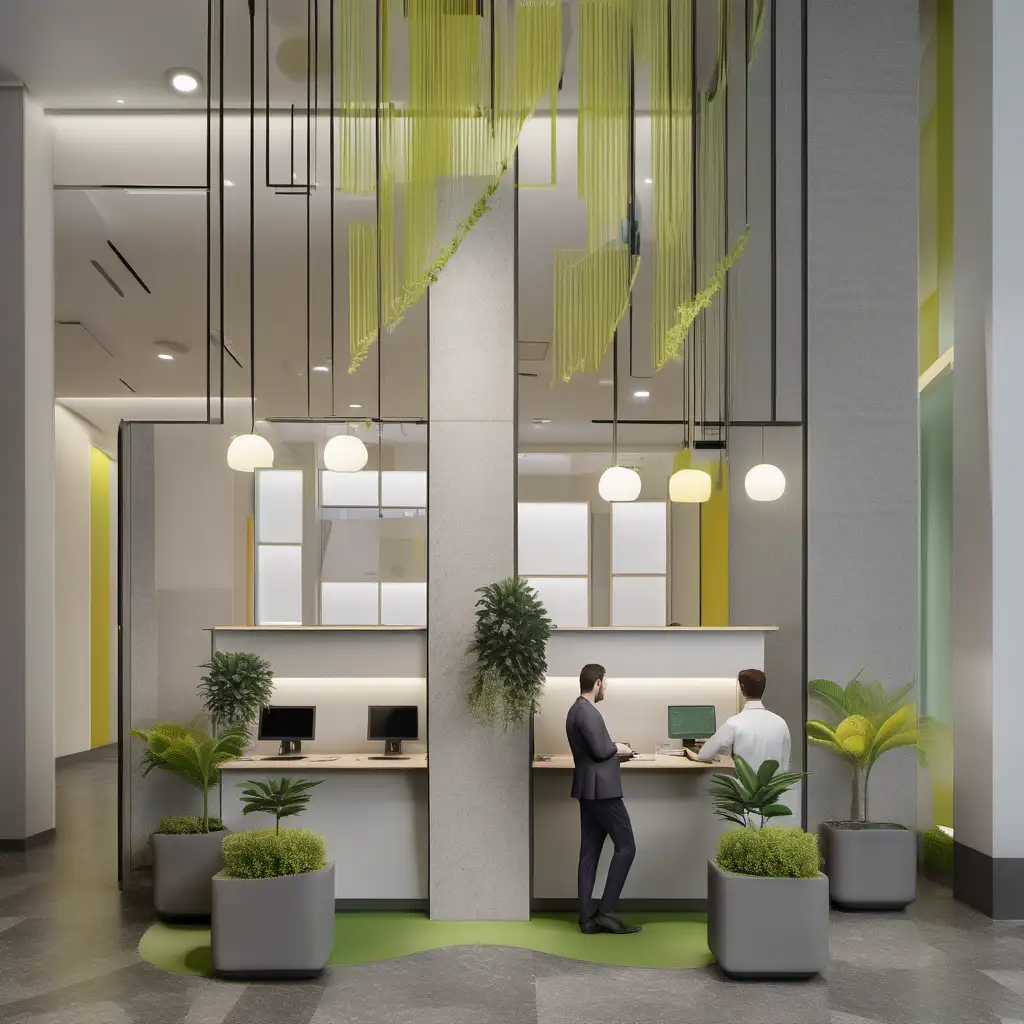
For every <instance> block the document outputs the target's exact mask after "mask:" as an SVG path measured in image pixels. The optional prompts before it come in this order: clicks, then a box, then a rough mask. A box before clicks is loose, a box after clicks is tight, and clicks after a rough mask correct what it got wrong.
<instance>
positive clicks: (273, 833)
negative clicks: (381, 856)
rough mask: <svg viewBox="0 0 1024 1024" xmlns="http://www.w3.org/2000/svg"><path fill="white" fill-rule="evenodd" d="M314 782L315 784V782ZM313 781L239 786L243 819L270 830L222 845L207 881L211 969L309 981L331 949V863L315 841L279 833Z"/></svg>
mask: <svg viewBox="0 0 1024 1024" xmlns="http://www.w3.org/2000/svg"><path fill="white" fill-rule="evenodd" d="M321 781H322V780H321ZM319 785H320V782H309V781H307V780H304V779H293V778H290V777H287V776H286V777H285V778H283V779H280V780H275V779H271V780H269V781H267V782H254V781H251V780H250V781H249V782H245V783H242V784H241V788H242V803H243V805H244V806H243V809H242V813H243V814H252V813H257V812H260V813H266V814H273V815H274V827H273V828H268V829H259V830H256V831H252V832H235V833H233V834H232V835H230V836H228V837H227V839H226V840H225V841H224V869H223V870H222V871H221V872H219V873H218V874H217V875H216V876H215V877H214V879H213V929H212V951H213V966H214V969H215V970H216V971H217V972H218V973H219V974H225V975H233V976H240V977H259V976H274V977H309V976H312V975H316V974H318V973H319V972H320V971H322V970H323V968H324V966H325V965H326V964H327V961H328V959H329V958H330V955H331V950H332V948H333V947H334V865H333V864H332V863H329V862H328V860H327V845H326V843H325V842H324V840H323V837H322V836H319V835H317V834H316V833H315V832H311V831H309V830H308V829H300V828H286V829H282V828H281V819H282V818H287V817H292V816H294V815H296V814H300V813H301V812H302V811H304V810H305V809H306V805H307V804H308V803H309V790H311V789H313V788H314V787H315V786H319Z"/></svg>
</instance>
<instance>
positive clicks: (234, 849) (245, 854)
mask: <svg viewBox="0 0 1024 1024" xmlns="http://www.w3.org/2000/svg"><path fill="white" fill-rule="evenodd" d="M326 866H327V844H326V843H325V842H324V839H323V836H320V835H318V834H317V833H316V832H311V831H310V830H309V829H306V828H286V829H285V830H284V831H283V832H277V831H276V830H274V829H272V828H261V829H256V830H255V831H252V832H233V833H232V834H231V835H230V836H228V837H227V838H226V839H225V840H224V873H225V874H226V875H228V876H229V877H230V878H283V877H284V876H286V875H301V874H304V873H306V872H307V871H319V870H320V869H321V868H323V867H326Z"/></svg>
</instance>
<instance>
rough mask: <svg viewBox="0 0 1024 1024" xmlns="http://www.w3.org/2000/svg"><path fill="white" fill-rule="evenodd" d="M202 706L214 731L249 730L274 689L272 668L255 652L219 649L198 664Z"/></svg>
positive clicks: (267, 702) (268, 701)
mask: <svg viewBox="0 0 1024 1024" xmlns="http://www.w3.org/2000/svg"><path fill="white" fill-rule="evenodd" d="M200 668H204V669H206V675H204V676H203V678H202V681H201V682H200V683H199V693H200V696H201V697H202V698H203V705H204V706H205V708H206V711H207V713H208V714H209V716H210V720H211V722H212V724H213V729H214V731H215V732H218V731H221V730H224V729H231V728H244V729H245V730H246V732H248V731H249V730H250V729H251V728H252V726H253V723H254V722H255V721H256V719H257V718H258V717H259V714H260V709H261V708H263V707H264V706H265V705H267V704H269V703H270V698H271V695H272V694H273V692H274V670H273V669H272V668H271V667H270V662H268V661H266V660H265V659H264V658H261V657H260V656H259V655H258V654H248V653H246V652H244V651H218V652H217V653H216V654H214V655H213V657H211V658H210V660H209V661H208V662H207V663H206V664H205V665H201V666H200Z"/></svg>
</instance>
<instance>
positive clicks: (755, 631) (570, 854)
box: [532, 627, 770, 909]
mask: <svg viewBox="0 0 1024 1024" xmlns="http://www.w3.org/2000/svg"><path fill="white" fill-rule="evenodd" d="M767 632H770V629H769V628H768V627H764V628H756V627H755V628H746V629H745V628H737V627H729V628H721V629H687V628H671V629H629V628H614V627H613V628H607V629H600V628H599V629H559V630H556V631H555V632H554V633H553V634H552V637H551V640H550V641H549V643H548V673H549V675H548V680H547V685H546V686H545V689H544V695H543V698H542V701H541V709H540V714H538V715H537V716H536V717H535V718H534V751H535V755H536V756H547V757H550V760H545V761H536V760H535V761H534V763H533V772H532V774H533V904H534V906H535V907H537V908H538V909H544V908H559V907H569V906H574V905H575V901H576V898H577V896H576V868H577V862H578V853H579V835H580V832H579V828H580V826H579V808H578V807H577V804H576V801H575V800H572V799H571V798H570V795H569V790H570V777H569V772H570V770H571V768H572V757H571V756H570V755H569V750H568V742H567V740H566V736H565V716H566V712H567V711H568V709H569V707H570V706H571V705H572V702H573V701H574V700H576V698H577V697H578V696H579V672H580V669H581V668H582V667H583V665H585V664H587V663H588V662H596V663H598V664H601V665H603V666H604V667H605V669H606V670H607V674H608V692H607V697H606V699H605V700H604V701H603V702H602V703H601V706H600V710H601V713H602V715H604V719H605V722H606V723H607V725H608V730H609V732H610V734H611V737H612V739H614V740H616V741H619V742H622V743H628V744H630V746H632V747H633V749H634V750H636V751H637V753H639V754H641V755H646V756H647V758H650V759H642V760H635V761H629V762H626V763H625V764H624V765H623V767H622V788H623V795H624V799H625V803H626V808H627V810H628V811H629V814H630V818H631V820H632V823H633V833H634V835H635V837H636V846H637V853H636V859H635V860H634V862H633V867H632V870H631V871H630V874H629V878H628V879H627V881H626V887H625V889H624V890H623V901H624V905H625V906H629V905H630V904H632V905H634V906H643V907H645V908H657V907H671V908H686V907H699V906H702V905H703V903H704V900H705V899H706V897H707V860H708V857H709V856H713V855H714V852H715V848H716V846H717V843H718V836H719V835H720V834H721V833H722V832H723V831H725V830H726V829H727V828H728V827H729V826H728V825H726V823H725V822H722V821H720V820H719V819H718V818H717V817H716V816H715V814H714V811H713V808H712V805H711V792H710V790H711V779H712V777H713V776H714V774H715V772H716V771H717V772H729V771H732V762H731V761H730V760H729V759H728V758H722V759H721V760H720V761H718V762H714V763H712V764H703V763H699V762H695V761H691V760H689V759H688V758H685V757H676V756H672V755H658V754H655V752H656V750H657V749H658V747H659V746H661V745H663V744H665V745H667V744H669V743H672V744H673V745H678V740H676V741H673V740H671V739H670V737H669V735H668V707H669V706H671V705H677V704H699V705H713V706H714V708H715V713H716V719H717V722H718V724H721V723H722V722H724V721H725V719H726V718H728V717H730V716H731V715H734V714H736V712H737V711H738V710H739V709H740V707H742V703H743V702H742V697H741V695H740V692H739V686H738V684H737V681H736V677H737V675H738V674H739V672H740V670H741V669H744V668H762V669H763V667H764V637H765V634H766V633H767ZM651 755H655V756H654V757H653V758H651ZM610 857H611V843H606V847H605V851H604V854H603V856H602V858H601V863H600V866H599V868H598V882H597V891H598V893H600V891H601V888H602V887H603V885H604V876H605V873H606V870H607V864H608V861H609V859H610Z"/></svg>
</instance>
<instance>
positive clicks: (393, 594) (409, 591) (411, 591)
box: [380, 583, 427, 626]
mask: <svg viewBox="0 0 1024 1024" xmlns="http://www.w3.org/2000/svg"><path fill="white" fill-rule="evenodd" d="M380 621H381V625H383V626H425V625H426V624H427V585H426V583H382V584H381V585H380Z"/></svg>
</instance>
